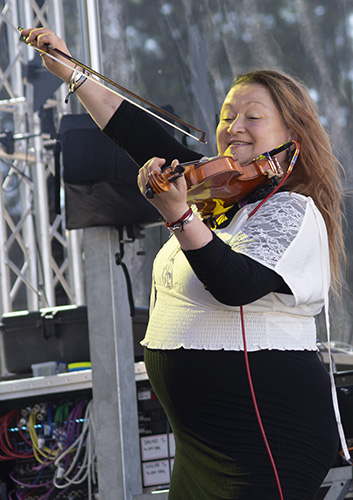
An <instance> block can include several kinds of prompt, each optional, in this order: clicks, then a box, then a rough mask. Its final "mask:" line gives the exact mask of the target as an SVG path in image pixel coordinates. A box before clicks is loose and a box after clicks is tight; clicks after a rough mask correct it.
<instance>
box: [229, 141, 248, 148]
mask: <svg viewBox="0 0 353 500" xmlns="http://www.w3.org/2000/svg"><path fill="white" fill-rule="evenodd" d="M231 146H250V142H241V141H233V142H230V143H229V144H228V147H231Z"/></svg>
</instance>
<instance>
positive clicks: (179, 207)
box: [137, 157, 189, 222]
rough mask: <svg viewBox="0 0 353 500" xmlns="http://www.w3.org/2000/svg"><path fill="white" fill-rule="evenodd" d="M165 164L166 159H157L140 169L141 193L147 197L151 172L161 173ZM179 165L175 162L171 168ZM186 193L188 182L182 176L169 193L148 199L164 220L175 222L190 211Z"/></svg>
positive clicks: (139, 184) (171, 185)
mask: <svg viewBox="0 0 353 500" xmlns="http://www.w3.org/2000/svg"><path fill="white" fill-rule="evenodd" d="M165 162H166V161H165V159H163V158H156V157H155V158H152V159H151V160H149V161H148V162H146V163H145V164H144V166H143V167H142V168H141V169H140V171H139V174H138V178H137V182H138V186H139V188H140V191H141V193H142V194H143V195H144V196H145V197H146V190H147V188H148V184H149V177H150V175H151V172H153V171H158V172H160V171H161V167H162V166H163V165H164V164H165ZM178 164H179V162H178V160H173V162H172V164H171V166H172V167H173V168H175V167H176V166H177V165H178ZM186 192H187V186H186V181H185V178H184V176H183V175H182V176H181V177H179V179H177V180H176V181H174V182H171V183H170V189H169V190H168V191H164V192H163V193H161V194H155V195H154V197H153V198H147V199H148V201H149V202H150V203H151V204H152V205H153V206H154V207H155V208H156V209H157V210H158V211H159V213H160V214H161V215H162V217H163V219H164V220H166V221H168V222H175V221H177V220H178V219H180V217H182V216H183V215H184V214H185V212H186V211H187V210H188V209H189V206H188V204H187V201H186Z"/></svg>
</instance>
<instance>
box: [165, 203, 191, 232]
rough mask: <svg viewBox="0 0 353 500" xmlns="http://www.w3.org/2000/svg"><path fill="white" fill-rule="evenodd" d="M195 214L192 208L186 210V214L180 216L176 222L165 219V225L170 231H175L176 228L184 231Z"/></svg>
mask: <svg viewBox="0 0 353 500" xmlns="http://www.w3.org/2000/svg"><path fill="white" fill-rule="evenodd" d="M193 217H194V214H193V211H192V209H191V208H189V210H187V211H186V212H185V214H184V215H182V216H181V217H180V219H178V220H176V221H175V222H167V221H164V224H165V226H166V227H167V228H168V229H169V231H172V232H173V231H175V230H176V229H180V231H184V226H185V224H188V223H189V222H191V220H192V219H193Z"/></svg>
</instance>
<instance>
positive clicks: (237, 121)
mask: <svg viewBox="0 0 353 500" xmlns="http://www.w3.org/2000/svg"><path fill="white" fill-rule="evenodd" d="M243 129H244V124H243V122H242V120H241V118H240V116H239V115H237V116H236V117H235V118H234V120H233V121H232V122H231V123H230V124H229V125H228V128H227V132H228V134H230V135H234V134H235V132H236V131H239V130H243Z"/></svg>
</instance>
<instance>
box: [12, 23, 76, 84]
mask: <svg viewBox="0 0 353 500" xmlns="http://www.w3.org/2000/svg"><path fill="white" fill-rule="evenodd" d="M21 35H22V36H24V37H26V42H27V43H32V44H33V45H34V46H35V47H38V48H40V49H42V50H44V51H46V52H49V53H50V54H52V55H53V56H55V57H56V58H57V59H59V60H61V61H63V62H64V63H65V65H64V64H61V63H59V62H57V61H55V60H54V59H52V58H51V57H49V56H46V55H45V54H43V53H41V56H42V59H43V62H44V64H45V66H46V68H47V69H48V70H49V71H50V72H51V73H53V74H54V75H56V76H58V77H59V78H61V79H62V80H63V81H64V82H69V80H70V77H71V75H72V70H73V68H74V64H73V63H72V62H70V61H68V60H67V59H66V58H64V57H62V56H60V54H58V53H57V52H53V51H51V50H50V48H49V46H48V45H51V46H52V47H55V48H56V49H59V50H60V51H61V52H64V53H65V54H68V55H71V54H70V52H69V49H68V48H67V46H66V43H65V42H64V40H62V39H61V38H59V37H58V36H57V35H56V34H55V33H54V32H53V31H52V30H50V29H49V28H45V27H42V28H26V29H23V30H22V31H21ZM67 66H70V68H68V67H67Z"/></svg>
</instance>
